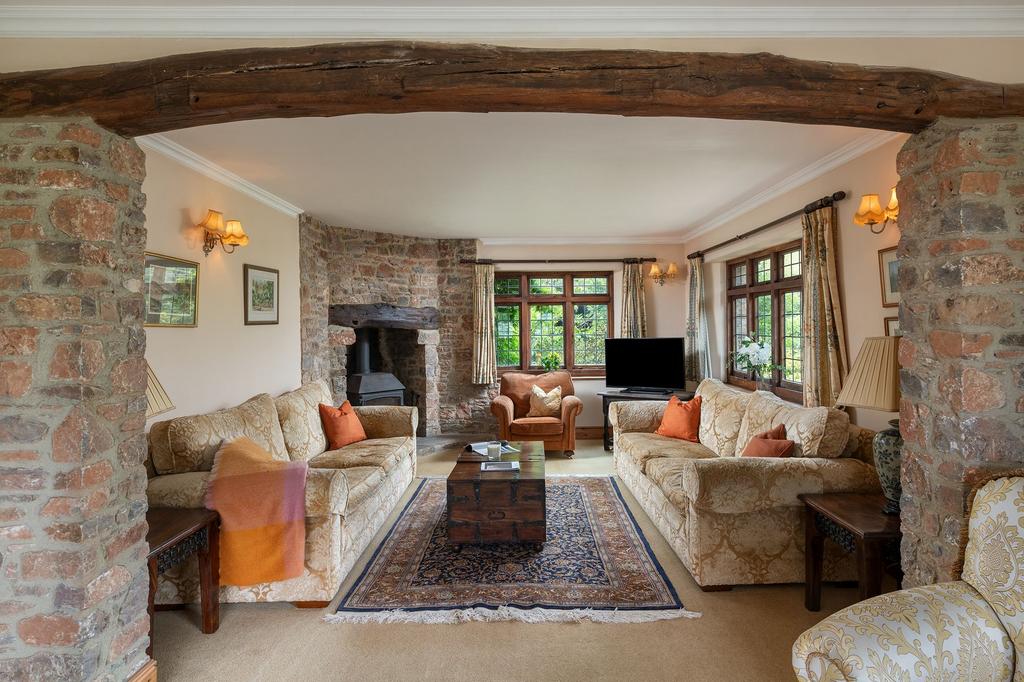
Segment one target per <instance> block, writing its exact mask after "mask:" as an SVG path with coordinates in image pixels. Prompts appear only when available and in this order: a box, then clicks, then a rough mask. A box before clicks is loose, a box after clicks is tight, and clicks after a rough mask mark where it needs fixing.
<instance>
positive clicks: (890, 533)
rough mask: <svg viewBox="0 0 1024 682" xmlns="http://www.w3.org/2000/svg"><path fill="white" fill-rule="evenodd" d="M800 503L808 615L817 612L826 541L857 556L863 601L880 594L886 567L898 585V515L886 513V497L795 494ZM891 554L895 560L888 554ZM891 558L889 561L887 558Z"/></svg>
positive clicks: (819, 607)
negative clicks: (889, 566) (889, 567)
mask: <svg viewBox="0 0 1024 682" xmlns="http://www.w3.org/2000/svg"><path fill="white" fill-rule="evenodd" d="M799 498H800V500H801V501H802V502H803V503H804V513H805V517H804V525H805V528H804V532H805V538H806V540H805V546H804V550H805V555H806V566H807V572H806V581H807V586H806V591H805V594H804V605H805V606H806V607H807V610H808V611H820V610H821V578H822V562H823V560H824V551H825V548H824V542H825V538H826V537H827V538H829V539H831V540H833V541H834V542H835V543H836V544H838V545H839V546H840V547H842V548H843V549H844V550H846V551H847V552H853V553H855V554H856V556H857V574H858V584H859V587H860V598H861V599H862V600H864V599H867V598H869V597H874V596H876V595H878V594H881V593H882V575H883V573H884V572H885V569H886V568H887V564H891V568H892V570H893V572H894V573H895V575H896V580H897V582H898V583H900V584H902V580H903V574H902V571H901V570H900V568H899V565H900V564H899V543H900V538H901V537H902V534H901V533H900V517H899V516H898V515H891V514H886V513H885V512H884V511H883V509H884V508H885V497H884V496H882V495H881V494H878V493H820V494H813V495H812V494H804V495H799ZM893 555H894V556H893ZM893 558H895V560H894V561H893V560H892V559H893Z"/></svg>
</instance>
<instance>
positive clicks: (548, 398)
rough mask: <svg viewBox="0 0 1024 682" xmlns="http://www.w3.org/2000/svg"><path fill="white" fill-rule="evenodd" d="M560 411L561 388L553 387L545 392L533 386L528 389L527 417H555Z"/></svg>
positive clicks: (535, 385)
mask: <svg viewBox="0 0 1024 682" xmlns="http://www.w3.org/2000/svg"><path fill="white" fill-rule="evenodd" d="M561 409H562V387H561V386H555V387H554V388H553V389H551V390H550V391H547V392H545V391H544V389H543V388H541V387H540V386H538V385H537V384H534V385H533V386H532V387H531V388H530V411H529V412H527V413H526V416H527V417H557V416H558V415H559V413H560V412H561Z"/></svg>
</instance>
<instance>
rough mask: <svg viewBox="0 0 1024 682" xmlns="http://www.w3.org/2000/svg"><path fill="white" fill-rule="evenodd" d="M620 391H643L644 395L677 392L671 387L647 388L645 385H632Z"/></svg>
mask: <svg viewBox="0 0 1024 682" xmlns="http://www.w3.org/2000/svg"><path fill="white" fill-rule="evenodd" d="M620 393H642V394H643V395H668V396H670V395H672V394H673V393H675V391H673V390H672V389H671V388H647V387H645V386H631V387H630V388H624V389H622V390H621V391H620Z"/></svg>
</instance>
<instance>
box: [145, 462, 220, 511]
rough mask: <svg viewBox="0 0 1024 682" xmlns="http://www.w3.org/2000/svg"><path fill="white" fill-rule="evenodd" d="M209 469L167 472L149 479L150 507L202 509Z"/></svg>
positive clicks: (148, 494)
mask: <svg viewBox="0 0 1024 682" xmlns="http://www.w3.org/2000/svg"><path fill="white" fill-rule="evenodd" d="M209 481H210V472H209V471H190V472H188V473H185V474H166V475H164V476H155V477H153V478H151V479H149V484H148V486H147V487H146V497H147V498H148V499H149V506H150V507H175V508H178V509H200V508H202V507H204V506H205V502H206V487H207V484H208V483H209Z"/></svg>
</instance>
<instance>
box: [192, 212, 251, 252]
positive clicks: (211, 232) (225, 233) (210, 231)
mask: <svg viewBox="0 0 1024 682" xmlns="http://www.w3.org/2000/svg"><path fill="white" fill-rule="evenodd" d="M199 227H201V228H203V231H204V233H205V236H204V237H203V253H204V254H205V255H207V256H209V255H210V252H211V251H213V249H214V248H215V247H216V246H217V244H220V248H221V249H223V250H224V253H234V252H235V249H236V248H237V247H239V246H245V245H247V244H248V243H249V235H247V234H246V233H245V230H243V229H242V223H240V222H239V221H237V220H228V221H227V222H225V221H224V214H223V213H221V212H220V211H214V210H212V209H211V210H208V211H207V212H206V217H205V218H203V222H201V223H199ZM229 246H230V247H231V248H230V249H228V247H229Z"/></svg>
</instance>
